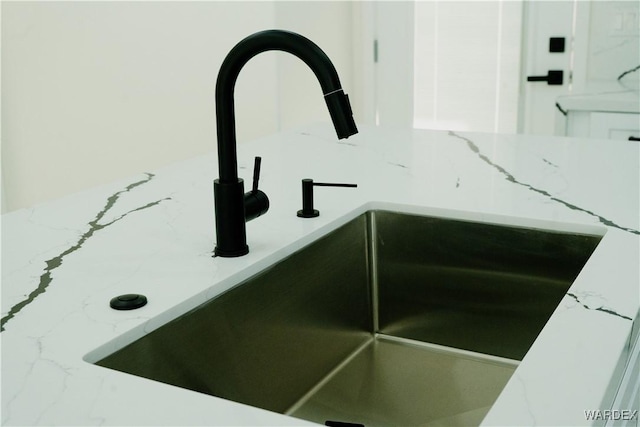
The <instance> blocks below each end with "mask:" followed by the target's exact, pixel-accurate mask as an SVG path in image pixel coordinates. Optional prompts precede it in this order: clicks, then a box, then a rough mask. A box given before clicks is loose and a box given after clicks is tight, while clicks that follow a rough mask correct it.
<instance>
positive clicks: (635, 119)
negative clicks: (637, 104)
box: [589, 113, 640, 140]
mask: <svg viewBox="0 0 640 427" xmlns="http://www.w3.org/2000/svg"><path fill="white" fill-rule="evenodd" d="M589 128H590V129H589V135H590V136H591V137H592V138H607V139H618V140H628V139H629V137H635V138H638V137H640V114H633V113H591V120H590V124H589Z"/></svg>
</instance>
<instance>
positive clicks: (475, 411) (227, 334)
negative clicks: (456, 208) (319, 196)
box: [97, 210, 601, 426]
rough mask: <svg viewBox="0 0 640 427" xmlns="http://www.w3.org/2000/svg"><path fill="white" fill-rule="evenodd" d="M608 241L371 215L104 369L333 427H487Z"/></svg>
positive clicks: (111, 359) (108, 361) (115, 357)
mask: <svg viewBox="0 0 640 427" xmlns="http://www.w3.org/2000/svg"><path fill="white" fill-rule="evenodd" d="M600 239H601V236H594V235H587V234H576V233H567V232H559V231H545V230H540V229H527V228H518V227H511V226H503V225H492V224H485V223H479V222H470V221H461V220H452V219H443V218H435V217H427V216H419V215H411V214H403V213H397V212H391V211H383V210H372V211H368V212H366V213H365V214H363V215H360V216H358V217H357V218H355V219H354V220H352V221H350V222H348V223H347V224H345V225H344V226H342V227H340V228H338V229H336V230H334V231H332V232H330V233H329V234H327V235H325V236H324V237H322V238H319V239H318V240H316V241H314V242H313V243H311V244H309V245H308V246H306V247H304V248H303V249H301V250H299V251H298V252H296V253H294V254H292V255H290V256H289V257H287V258H285V259H284V260H282V261H280V262H278V263H277V264H275V265H273V266H271V267H270V268H268V269H267V270H265V271H262V272H261V273H259V274H257V275H256V276H254V277H252V278H250V279H249V280H247V281H245V282H243V283H240V284H238V285H237V286H236V287H234V288H233V289H231V290H230V291H228V292H226V293H224V294H222V295H220V296H218V297H216V298H214V299H212V300H211V301H209V302H207V303H205V304H203V305H202V306H200V307H198V308H196V309H194V310H192V311H191V312H189V313H187V314H184V315H183V316H181V317H179V318H177V319H176V320H173V321H171V322H169V323H167V324H166V325H164V326H162V327H160V328H158V329H156V330H155V331H153V332H152V333H150V334H148V335H146V336H144V337H143V338H141V339H139V340H137V341H135V342H133V343H131V344H129V345H128V346H126V347H124V348H122V349H121V350H119V351H117V352H115V353H113V354H111V355H109V356H107V357H105V358H103V359H102V360H100V361H98V362H97V364H98V365H101V366H105V367H108V368H112V369H116V370H119V371H123V372H128V373H131V374H134V375H138V376H142V377H146V378H150V379H153V380H157V381H161V382H164V383H169V384H173V385H176V386H179V387H184V388H188V389H191V390H196V391H199V392H202V393H207V394H210V395H214V396H218V397H222V398H225V399H229V400H232V401H236V402H241V403H245V404H248V405H252V406H256V407H260V408H264V409H268V410H271V411H275V412H280V413H284V414H289V415H291V416H293V417H298V418H303V419H307V420H311V421H316V422H319V423H325V422H326V421H328V420H330V421H339V422H348V423H359V424H364V425H366V426H378V425H380V426H381V425H392V426H397V425H433V426H436V425H473V424H476V425H477V424H479V423H480V422H481V421H482V418H483V417H484V416H485V415H486V413H487V411H488V409H489V408H490V407H491V405H492V404H493V402H494V401H495V399H496V398H497V397H498V394H499V393H500V391H501V390H502V388H503V387H504V385H505V384H506V382H507V381H508V380H509V378H510V376H511V374H512V373H513V371H514V370H515V368H516V367H517V365H518V361H519V360H521V359H522V358H523V357H524V355H525V354H526V353H527V351H528V349H529V348H530V347H531V345H532V344H533V342H534V340H535V339H536V337H537V336H538V334H539V333H540V331H541V330H542V328H543V327H544V325H545V323H546V322H547V320H548V319H549V317H550V316H551V314H552V312H553V311H554V310H555V308H556V307H557V305H558V304H559V302H560V300H561V299H562V297H563V296H564V295H565V293H566V292H567V289H568V288H569V286H570V285H571V283H572V282H573V280H574V279H575V278H576V276H577V275H578V273H579V272H580V270H581V269H582V267H583V266H584V264H585V263H586V261H587V259H588V258H589V256H590V255H591V253H592V252H593V251H594V249H595V248H596V246H597V245H598V243H599V241H600Z"/></svg>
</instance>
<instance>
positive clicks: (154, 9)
mask: <svg viewBox="0 0 640 427" xmlns="http://www.w3.org/2000/svg"><path fill="white" fill-rule="evenodd" d="M350 8H351V5H350V4H349V3H348V2H338V3H334V2H329V3H323V4H320V3H318V4H305V5H304V6H301V5H300V4H298V3H278V2H262V1H260V2H2V107H3V108H2V175H3V182H2V187H3V195H2V196H3V197H2V198H3V206H2V208H3V212H6V211H10V210H14V209H18V208H21V207H27V206H32V205H34V204H37V203H40V202H44V201H46V200H50V199H53V198H57V197H61V196H63V195H66V194H69V193H72V192H76V191H79V190H82V189H85V188H89V187H92V186H95V185H98V184H101V183H104V182H109V181H112V180H114V179H117V178H121V177H126V176H129V175H133V174H136V173H140V172H143V171H149V170H152V169H154V168H156V167H158V166H160V165H163V164H167V163H171V162H173V161H177V160H180V159H185V158H189V157H192V156H195V155H199V154H202V153H204V152H207V151H211V150H214V149H215V143H216V142H215V141H216V137H215V105H214V89H215V79H216V76H217V72H218V69H219V66H220V64H221V62H222V60H223V58H224V56H225V55H226V53H227V52H228V51H229V50H230V49H231V48H232V47H233V45H234V44H235V43H237V42H238V41H239V40H240V39H241V38H243V37H245V36H247V35H249V34H251V33H253V32H255V31H259V30H263V29H267V28H274V27H282V28H290V29H294V30H299V32H301V33H302V34H305V35H308V36H309V37H310V38H311V39H312V40H314V41H315V42H316V43H317V44H318V45H320V46H321V47H322V48H323V49H325V50H326V52H327V53H328V54H329V56H330V57H331V58H332V59H335V65H336V68H337V69H338V72H339V73H340V74H341V78H342V81H343V85H344V86H345V88H346V89H347V91H349V90H348V82H349V81H350V79H351V63H350V55H349V52H350V49H351V39H350V32H349V31H348V30H347V29H348V22H349V19H350V18H349V16H350V15H349V11H350ZM283 55H284V54H263V55H259V56H258V57H256V58H254V59H253V60H252V61H250V62H249V63H248V64H247V66H246V67H245V69H243V71H242V73H241V75H240V77H239V79H238V83H237V86H236V101H237V102H236V119H237V129H238V141H239V142H242V141H244V140H248V139H253V138H256V137H258V136H261V135H266V134H270V133H273V132H276V131H277V130H278V129H279V128H280V127H281V126H282V127H284V128H287V127H290V126H292V125H296V124H303V123H307V122H310V121H316V120H327V119H328V113H327V112H326V109H325V107H324V102H323V100H322V94H321V92H320V91H319V89H318V88H317V83H315V82H313V81H311V82H309V81H308V80H310V79H309V77H310V76H309V74H310V72H309V71H308V70H306V69H302V68H301V67H297V65H296V66H294V65H291V64H290V62H287V61H289V59H287V60H286V61H285V62H281V61H282V59H280V58H281V56H283ZM278 70H280V77H278ZM281 90H284V93H282V94H279V91H281ZM307 91H308V93H309V94H308V95H307ZM296 95H299V96H296ZM279 96H281V97H280V98H279ZM278 99H280V102H279V101H278Z"/></svg>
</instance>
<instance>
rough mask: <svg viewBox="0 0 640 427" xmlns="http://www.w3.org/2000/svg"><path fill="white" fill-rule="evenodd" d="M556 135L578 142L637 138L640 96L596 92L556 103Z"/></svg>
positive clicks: (566, 98)
mask: <svg viewBox="0 0 640 427" xmlns="http://www.w3.org/2000/svg"><path fill="white" fill-rule="evenodd" d="M556 106H557V110H558V114H557V116H556V117H557V121H556V132H557V133H558V134H560V135H566V136H575V137H581V138H605V139H617V140H625V141H628V140H629V139H630V138H640V94H639V93H638V92H637V91H634V90H623V91H620V90H618V91H599V92H594V93H588V94H574V95H567V96H561V97H559V98H558V99H557V103H556Z"/></svg>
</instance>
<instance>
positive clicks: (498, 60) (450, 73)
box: [364, 0, 574, 134]
mask: <svg viewBox="0 0 640 427" xmlns="http://www.w3.org/2000/svg"><path fill="white" fill-rule="evenodd" d="M372 7H373V8H375V9H376V12H375V13H372V15H373V16H375V17H376V23H375V25H374V27H375V29H374V31H373V32H372V33H371V34H370V36H371V38H372V39H371V40H370V41H369V42H368V43H370V45H369V46H374V45H375V46H376V50H377V62H376V64H375V65H374V66H373V67H372V70H373V71H372V72H373V73H374V74H375V75H376V77H377V78H376V79H375V89H374V92H375V93H376V96H375V98H376V104H377V117H376V122H377V123H380V124H395V125H402V126H406V125H411V124H412V123H413V126H414V127H424V128H432V129H434V128H435V129H438V128H439V129H452V130H469V131H481V132H499V133H516V132H519V133H533V134H553V133H554V123H555V114H556V107H555V99H556V97H557V96H560V95H562V94H565V93H566V92H567V90H568V89H569V84H570V65H571V58H572V55H571V45H572V44H571V37H572V34H573V13H574V10H573V8H574V2H573V1H553V2H546V1H535V2H534V1H531V2H525V1H509V0H489V1H446V0H441V1H418V2H372ZM551 37H564V38H565V52H564V53H560V52H559V53H551V52H549V39H550V38H551ZM369 46H367V42H366V41H365V45H364V48H369ZM523 47H524V49H522V48H523ZM523 52H526V53H527V54H526V55H524V54H523ZM549 70H561V71H562V72H563V84H561V85H548V84H547V83H546V82H539V81H534V82H528V81H527V77H528V76H540V75H546V74H547V73H548V71H549Z"/></svg>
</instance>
